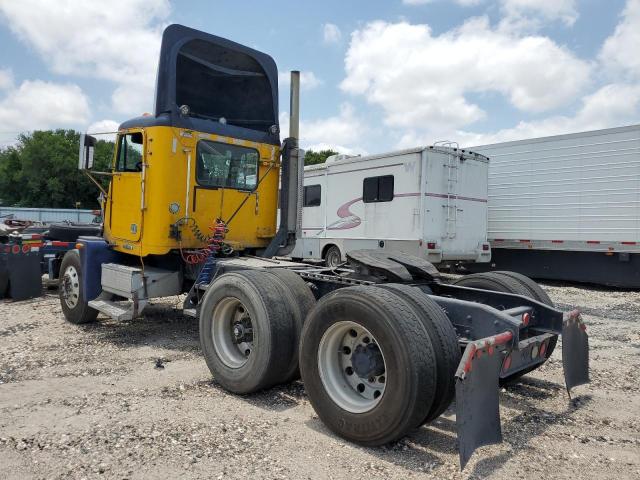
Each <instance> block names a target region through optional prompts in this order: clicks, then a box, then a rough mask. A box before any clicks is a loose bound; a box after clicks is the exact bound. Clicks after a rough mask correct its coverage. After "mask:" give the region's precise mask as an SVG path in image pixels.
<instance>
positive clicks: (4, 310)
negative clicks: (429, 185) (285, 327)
mask: <svg viewBox="0 0 640 480" xmlns="http://www.w3.org/2000/svg"><path fill="white" fill-rule="evenodd" d="M544 287H545V289H546V290H547V291H548V293H549V294H550V295H551V298H552V299H553V300H554V301H555V302H556V303H557V304H558V305H559V306H560V307H561V308H563V309H572V308H575V307H577V308H580V309H581V310H582V311H583V315H584V320H585V322H586V324H587V326H588V332H589V334H590V341H591V372H592V383H591V384H590V385H587V386H583V387H578V388H577V389H576V390H575V393H574V399H573V400H572V401H570V400H569V399H568V397H567V395H566V393H565V391H564V389H563V383H562V365H561V360H560V348H558V349H557V350H556V352H555V353H554V355H553V357H552V359H551V360H550V361H549V362H548V363H547V364H546V365H545V366H544V367H543V368H541V369H539V370H537V371H536V372H533V373H532V374H530V375H529V376H527V377H526V378H525V379H524V380H522V381H521V382H520V383H518V384H515V385H512V386H509V387H507V388H506V389H503V390H502V393H501V399H500V400H501V414H502V420H503V433H504V437H505V442H504V443H503V444H501V445H495V446H490V447H484V448H482V449H480V450H478V451H477V452H476V454H475V455H474V456H473V458H472V460H471V462H470V463H469V465H468V466H467V467H466V469H465V470H464V471H463V472H460V471H459V468H458V454H457V449H456V437H455V415H454V413H453V410H451V409H450V410H449V411H448V412H447V413H446V414H445V415H444V416H443V417H441V418H440V419H439V420H438V421H437V422H436V423H435V424H432V425H430V426H428V427H423V428H421V429H420V430H418V431H416V432H414V433H412V434H411V435H410V436H409V437H407V438H405V439H403V440H402V441H400V442H398V443H396V444H393V445H389V446H387V447H384V448H361V447H358V446H356V445H353V444H350V443H347V442H344V441H343V440H342V439H340V438H337V437H336V436H334V435H333V434H331V433H330V432H328V431H327V429H326V428H325V427H324V426H323V425H322V423H321V422H320V421H319V420H318V418H317V417H316V416H315V415H314V412H313V409H312V408H311V405H310V404H309V402H308V399H307V397H306V395H305V391H304V386H303V385H302V384H301V383H300V382H297V383H294V384H291V385H287V386H283V387H279V388H274V389H271V390H269V391H266V392H263V393H261V394H258V395H252V396H249V397H237V396H234V395H230V394H228V393H226V392H225V391H223V390H222V389H221V388H220V387H219V386H218V385H216V383H215V381H213V380H212V378H211V375H210V374H209V371H208V370H207V367H206V366H205V364H204V361H203V359H202V357H201V354H200V350H199V341H198V327H197V322H196V321H195V320H194V319H191V318H188V317H183V316H182V314H181V313H180V311H179V310H177V307H176V306H177V305H180V304H181V302H180V299H179V298H169V299H164V300H163V301H162V302H157V303H156V304H155V305H153V306H152V307H150V308H149V310H148V311H147V314H146V316H145V318H144V319H140V320H135V321H131V322H114V321H112V320H107V319H104V318H101V320H100V321H99V322H98V323H96V324H92V325H87V326H74V325H71V324H68V323H66V322H65V321H64V318H63V316H62V313H61V309H60V306H59V303H58V300H57V297H56V296H55V295H52V294H48V295H47V296H46V297H44V298H41V299H37V300H34V301H28V302H17V303H10V302H4V303H2V302H1V301H0V478H3V479H4V478H64V479H66V478H97V477H103V478H131V479H135V478H243V479H246V478H270V479H275V478H301V479H304V478H335V479H339V478H349V479H353V478H402V479H405V478H497V479H503V478H505V479H506V478H508V479H512V478H536V479H540V478H571V479H576V478H578V479H580V478H585V479H586V478H590V479H591V478H616V479H621V478H636V479H637V478H640V375H638V371H639V370H640V293H638V292H620V291H613V290H605V289H595V288H589V287H578V286H566V285H544ZM158 359H161V362H160V363H161V365H162V368H158V367H157V366H156V363H157V361H158Z"/></svg>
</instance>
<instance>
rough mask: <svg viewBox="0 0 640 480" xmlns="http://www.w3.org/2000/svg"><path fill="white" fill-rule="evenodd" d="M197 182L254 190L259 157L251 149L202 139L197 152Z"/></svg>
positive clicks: (206, 184)
mask: <svg viewBox="0 0 640 480" xmlns="http://www.w3.org/2000/svg"><path fill="white" fill-rule="evenodd" d="M196 156H197V160H196V180H197V181H198V184H199V185H201V186H203V187H215V188H220V187H223V188H234V189H237V190H253V189H254V188H256V184H257V183H258V160H259V158H260V155H259V154H258V151H257V150H255V149H253V148H247V147H241V146H239V145H230V144H227V143H219V142H210V141H207V140H201V141H200V142H198V148H197V151H196Z"/></svg>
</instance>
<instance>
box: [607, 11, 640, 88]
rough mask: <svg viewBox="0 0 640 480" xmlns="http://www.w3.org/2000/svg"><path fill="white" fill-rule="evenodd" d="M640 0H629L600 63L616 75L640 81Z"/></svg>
mask: <svg viewBox="0 0 640 480" xmlns="http://www.w3.org/2000/svg"><path fill="white" fill-rule="evenodd" d="M639 49H640V0H628V1H627V5H626V7H625V9H624V11H623V13H622V20H621V21H620V23H619V24H618V26H617V27H616V29H615V32H614V33H613V34H612V35H611V36H610V37H609V38H607V40H606V41H605V43H604V45H603V47H602V50H601V51H600V55H599V59H600V61H601V62H602V63H603V64H604V65H605V66H606V67H607V68H608V69H610V70H611V72H612V73H613V74H614V75H615V74H623V75H629V76H630V77H634V78H636V79H638V80H640V54H639V53H638V52H639Z"/></svg>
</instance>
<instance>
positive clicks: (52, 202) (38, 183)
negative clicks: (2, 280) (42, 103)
mask: <svg viewBox="0 0 640 480" xmlns="http://www.w3.org/2000/svg"><path fill="white" fill-rule="evenodd" d="M79 142H80V133H79V132H76V131H74V130H43V131H34V132H30V133H24V134H21V135H19V136H18V139H17V142H16V144H15V145H11V146H8V147H4V148H0V205H2V206H12V207H34V208H83V209H96V208H99V206H100V205H99V203H98V195H99V194H100V192H99V191H98V189H97V187H96V186H95V185H94V184H93V183H92V182H91V181H90V180H89V179H88V178H87V177H86V176H85V175H84V174H83V173H82V172H81V171H79V170H78V148H79ZM113 149H114V144H113V142H109V141H104V140H98V142H97V144H96V148H95V152H94V167H93V168H94V169H95V170H101V171H108V170H109V169H110V168H111V162H112V158H113ZM335 153H336V152H334V151H333V150H321V151H318V152H315V151H313V150H308V151H307V153H306V156H305V165H316V164H318V163H324V161H325V160H326V159H327V157H329V156H330V155H334V154H335Z"/></svg>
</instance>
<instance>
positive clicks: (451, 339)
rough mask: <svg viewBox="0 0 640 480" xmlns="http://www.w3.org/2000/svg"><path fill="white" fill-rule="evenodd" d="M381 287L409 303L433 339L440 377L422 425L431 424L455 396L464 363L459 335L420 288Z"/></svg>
mask: <svg viewBox="0 0 640 480" xmlns="http://www.w3.org/2000/svg"><path fill="white" fill-rule="evenodd" d="M380 287H381V288H384V289H387V290H390V291H392V292H394V293H395V294H396V295H398V296H400V297H401V298H403V299H404V300H406V302H407V303H408V304H409V305H410V306H411V307H412V308H413V310H414V312H415V313H416V315H418V316H419V317H420V319H421V320H422V324H423V325H424V327H425V328H426V330H427V332H428V333H429V337H431V343H432V345H433V349H434V353H435V357H436V365H437V376H438V378H437V382H436V392H435V398H434V401H433V405H432V406H431V410H430V411H429V413H428V414H427V416H426V417H425V418H424V420H423V421H422V424H425V423H429V422H431V421H433V420H435V419H436V418H438V417H439V416H440V415H442V413H443V412H444V411H445V410H446V409H447V408H448V407H449V405H450V404H451V402H452V401H453V398H454V396H455V393H456V390H455V373H456V369H457V368H458V363H459V362H460V347H459V346H458V336H457V335H456V331H455V329H454V328H453V325H452V324H451V321H450V320H449V318H448V317H447V315H446V314H445V313H444V311H443V310H442V308H440V307H439V306H438V304H437V303H436V302H434V301H433V300H432V299H430V298H429V297H428V296H427V295H425V294H424V293H423V292H422V291H421V290H420V289H418V288H415V287H410V286H409V285H402V284H398V283H388V284H383V285H380Z"/></svg>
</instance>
